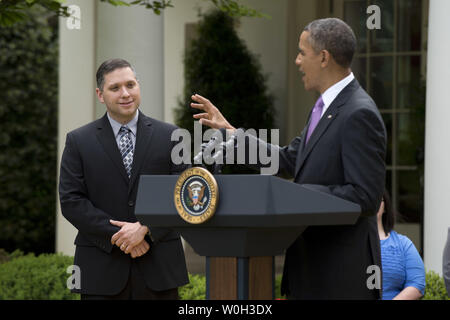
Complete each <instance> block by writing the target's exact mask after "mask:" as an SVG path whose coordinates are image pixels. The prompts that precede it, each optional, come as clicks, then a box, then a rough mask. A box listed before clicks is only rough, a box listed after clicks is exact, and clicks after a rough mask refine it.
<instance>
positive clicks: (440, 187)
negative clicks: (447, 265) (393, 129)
mask: <svg viewBox="0 0 450 320" xmlns="http://www.w3.org/2000/svg"><path fill="white" fill-rule="evenodd" d="M449 12H450V1H448V0H430V10H429V19H428V21H429V26H428V60H427V99H426V135H425V212H424V260H425V268H426V269H427V270H433V271H435V272H439V273H440V274H442V252H443V249H444V243H445V240H446V236H447V229H448V227H449V226H450V201H449V198H450V145H449V143H448V141H450V130H449V119H450V105H449V101H450V90H449V88H450V60H449V59H448V52H450V42H449V41H446V37H445V35H446V34H447V32H448V30H450V19H449V18H448V13H449Z"/></svg>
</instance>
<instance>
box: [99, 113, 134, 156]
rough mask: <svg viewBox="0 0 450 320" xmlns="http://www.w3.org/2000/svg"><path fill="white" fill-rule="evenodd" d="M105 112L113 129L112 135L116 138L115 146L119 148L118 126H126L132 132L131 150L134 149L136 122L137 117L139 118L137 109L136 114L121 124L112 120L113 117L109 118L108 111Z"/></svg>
mask: <svg viewBox="0 0 450 320" xmlns="http://www.w3.org/2000/svg"><path fill="white" fill-rule="evenodd" d="M106 114H107V115H108V120H109V123H110V124H111V127H112V129H113V132H114V137H115V138H116V142H117V146H118V147H119V150H120V136H119V131H120V127H122V126H127V127H128V128H130V130H131V133H132V135H131V141H133V151H134V149H135V147H136V132H137V122H138V118H139V110H137V111H136V115H135V116H134V118H133V119H132V120H131V121H130V122H128V123H126V124H121V123H119V122H117V121H116V120H114V119H113V118H111V116H110V115H109V112H107V113H106Z"/></svg>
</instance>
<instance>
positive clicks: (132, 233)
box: [109, 220, 148, 254]
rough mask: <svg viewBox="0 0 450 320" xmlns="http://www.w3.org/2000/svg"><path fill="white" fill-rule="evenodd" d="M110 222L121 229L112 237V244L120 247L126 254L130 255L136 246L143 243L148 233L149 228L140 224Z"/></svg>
mask: <svg viewBox="0 0 450 320" xmlns="http://www.w3.org/2000/svg"><path fill="white" fill-rule="evenodd" d="M109 222H110V223H111V224H113V225H115V226H118V227H120V230H119V231H117V232H116V233H115V234H114V235H113V236H112V237H111V243H112V244H115V245H116V246H118V247H119V248H120V250H122V251H123V252H125V253H126V254H128V253H130V252H131V250H133V248H134V247H135V246H136V245H138V244H139V243H141V242H142V240H144V237H145V235H146V234H147V232H148V228H147V227H146V226H143V225H141V224H140V223H139V222H135V223H132V222H123V221H116V220H110V221H109Z"/></svg>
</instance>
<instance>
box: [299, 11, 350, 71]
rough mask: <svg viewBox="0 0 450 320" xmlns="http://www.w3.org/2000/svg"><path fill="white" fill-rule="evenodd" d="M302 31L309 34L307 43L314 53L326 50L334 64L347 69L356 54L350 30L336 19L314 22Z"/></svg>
mask: <svg viewBox="0 0 450 320" xmlns="http://www.w3.org/2000/svg"><path fill="white" fill-rule="evenodd" d="M303 31H307V32H309V39H308V40H309V43H310V44H311V46H312V47H313V49H314V51H315V52H316V53H318V52H320V51H321V50H327V51H328V52H329V53H330V54H331V56H332V57H333V58H334V60H335V61H336V63H337V64H338V65H340V66H341V67H343V68H349V67H350V65H351V64H352V60H353V55H354V54H355V52H356V37H355V33H354V32H353V30H352V28H350V26H349V25H348V24H346V23H345V22H344V21H342V20H340V19H337V18H325V19H319V20H314V21H313V22H311V23H309V24H308V25H307V26H306V27H305V29H304V30H303Z"/></svg>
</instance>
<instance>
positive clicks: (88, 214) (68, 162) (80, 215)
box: [59, 133, 120, 252]
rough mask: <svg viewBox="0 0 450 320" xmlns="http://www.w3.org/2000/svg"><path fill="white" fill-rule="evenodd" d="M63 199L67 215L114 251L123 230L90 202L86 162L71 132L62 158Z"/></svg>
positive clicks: (86, 233) (92, 239)
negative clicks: (114, 242)
mask: <svg viewBox="0 0 450 320" xmlns="http://www.w3.org/2000/svg"><path fill="white" fill-rule="evenodd" d="M59 198H60V203H61V212H62V214H63V216H64V217H65V218H66V219H67V220H68V221H69V222H70V223H71V224H72V225H73V226H74V227H75V228H77V229H78V231H79V232H80V233H81V234H82V235H83V236H84V237H85V238H86V239H87V240H89V241H90V242H92V244H94V245H96V246H98V247H99V248H100V249H102V250H104V251H106V252H111V249H112V247H113V245H112V244H111V237H112V235H113V234H114V233H116V232H117V231H119V230H120V228H118V227H116V226H113V225H111V223H110V222H109V220H110V219H112V217H111V216H110V215H108V214H107V213H105V212H103V211H102V210H99V209H97V208H96V207H94V205H93V204H92V202H91V201H90V200H89V197H88V192H87V188H86V185H85V180H84V173H83V159H82V158H81V156H80V153H79V151H78V148H77V144H76V140H75V138H74V137H73V136H72V135H71V134H70V133H69V134H68V135H67V138H66V146H65V148H64V152H63V155H62V159H61V172H60V179H59Z"/></svg>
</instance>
